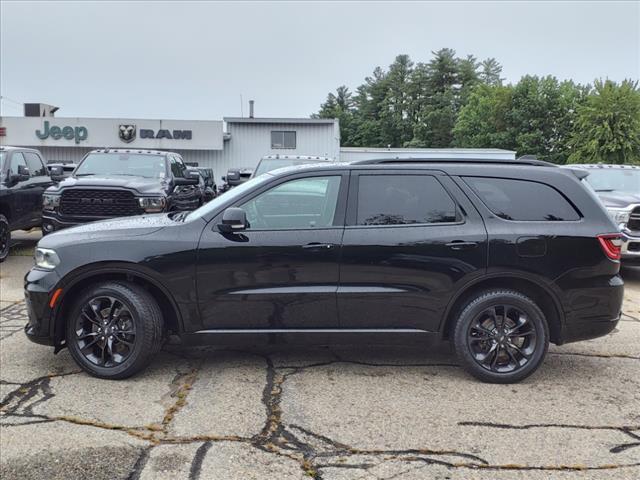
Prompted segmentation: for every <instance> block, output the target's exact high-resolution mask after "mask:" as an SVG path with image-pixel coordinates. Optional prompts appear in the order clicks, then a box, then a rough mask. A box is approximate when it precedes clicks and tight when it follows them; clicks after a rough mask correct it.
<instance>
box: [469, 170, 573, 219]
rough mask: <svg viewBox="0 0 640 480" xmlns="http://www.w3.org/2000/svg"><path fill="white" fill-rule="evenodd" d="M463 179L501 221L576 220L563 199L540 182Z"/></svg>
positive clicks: (482, 178) (558, 193)
mask: <svg viewBox="0 0 640 480" xmlns="http://www.w3.org/2000/svg"><path fill="white" fill-rule="evenodd" d="M464 180H465V182H467V184H469V185H470V186H471V188H472V189H473V190H474V191H475V192H476V193H477V194H478V196H479V197H480V198H481V199H482V201H483V202H484V203H485V205H487V207H489V209H490V210H491V211H492V212H493V213H495V214H496V215H497V216H498V217H500V218H504V219H505V220H525V221H541V220H544V221H555V222H559V221H570V220H579V219H580V215H578V212H576V210H575V208H573V206H572V205H571V204H570V203H569V202H568V201H567V199H566V198H564V197H563V196H562V194H560V192H558V191H557V190H556V189H555V188H552V187H550V186H549V185H546V184H544V183H539V182H531V181H528V180H514V179H508V178H487V177H464Z"/></svg>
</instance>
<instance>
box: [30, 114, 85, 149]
mask: <svg viewBox="0 0 640 480" xmlns="http://www.w3.org/2000/svg"><path fill="white" fill-rule="evenodd" d="M43 130H44V132H43V131H40V130H36V136H37V137H38V138H39V139H40V140H46V139H47V138H49V137H51V138H53V139H54V140H60V139H61V138H64V139H66V140H74V141H75V143H76V145H77V144H78V143H80V142H81V141H82V140H86V139H87V136H88V135H89V131H88V130H87V128H86V127H69V126H66V127H58V126H57V125H52V126H49V122H48V121H47V120H45V122H44V128H43Z"/></svg>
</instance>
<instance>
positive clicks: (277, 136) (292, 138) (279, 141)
mask: <svg viewBox="0 0 640 480" xmlns="http://www.w3.org/2000/svg"><path fill="white" fill-rule="evenodd" d="M271 148H274V149H280V148H296V132H295V131H281V130H273V131H272V132H271Z"/></svg>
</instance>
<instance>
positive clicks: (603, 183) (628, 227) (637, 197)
mask: <svg viewBox="0 0 640 480" xmlns="http://www.w3.org/2000/svg"><path fill="white" fill-rule="evenodd" d="M572 168H583V169H585V170H586V171H588V172H589V175H588V176H587V177H586V181H587V183H588V184H589V185H590V186H591V187H592V188H593V190H594V191H595V192H596V195H598V197H599V198H600V200H602V203H603V204H604V206H605V208H606V209H607V211H608V212H609V215H611V218H612V219H613V221H614V222H615V223H616V225H618V226H619V228H620V231H621V232H622V240H623V243H622V261H623V262H624V263H628V264H632V263H634V264H635V263H640V166H637V165H603V164H593V165H572Z"/></svg>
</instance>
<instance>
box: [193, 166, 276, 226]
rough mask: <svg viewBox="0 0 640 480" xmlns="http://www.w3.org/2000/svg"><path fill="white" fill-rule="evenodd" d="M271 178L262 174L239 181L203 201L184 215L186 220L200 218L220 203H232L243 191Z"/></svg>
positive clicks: (214, 209) (247, 190) (216, 207)
mask: <svg viewBox="0 0 640 480" xmlns="http://www.w3.org/2000/svg"><path fill="white" fill-rule="evenodd" d="M271 178H273V177H272V176H271V175H264V176H262V177H259V178H258V177H256V178H252V179H251V180H247V181H246V182H244V183H241V184H240V185H238V186H237V187H234V188H232V189H231V190H229V191H228V192H226V193H224V194H222V195H219V196H217V197H216V198H214V199H213V200H211V201H210V202H209V203H205V204H204V205H203V206H201V207H200V208H198V209H196V210H194V211H193V212H190V213H189V215H187V216H186V219H187V220H192V219H194V218H202V217H204V216H206V215H208V214H209V213H211V212H215V211H216V210H217V209H218V208H220V207H221V206H222V205H224V204H227V203H233V201H234V200H236V199H238V198H240V197H242V196H243V195H244V194H245V193H247V192H249V191H251V190H253V189H254V188H257V187H259V186H260V185H262V184H263V183H265V182H268V181H269V180H270V179H271Z"/></svg>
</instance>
